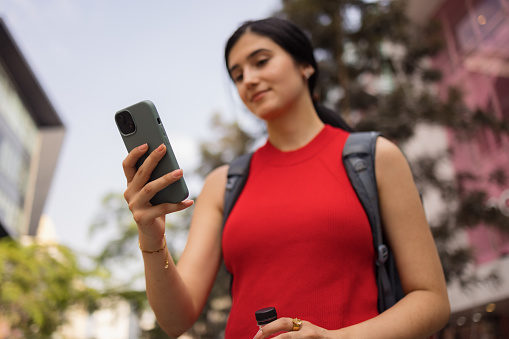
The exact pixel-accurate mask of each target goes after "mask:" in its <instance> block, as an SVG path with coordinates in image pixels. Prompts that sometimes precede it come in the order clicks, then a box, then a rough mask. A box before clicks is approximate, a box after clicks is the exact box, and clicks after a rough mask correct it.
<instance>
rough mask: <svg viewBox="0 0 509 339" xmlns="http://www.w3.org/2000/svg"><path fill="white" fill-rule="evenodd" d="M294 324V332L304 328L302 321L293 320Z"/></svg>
mask: <svg viewBox="0 0 509 339" xmlns="http://www.w3.org/2000/svg"><path fill="white" fill-rule="evenodd" d="M292 323H293V327H292V331H298V330H300V327H301V326H302V321H301V320H300V319H297V318H293V319H292Z"/></svg>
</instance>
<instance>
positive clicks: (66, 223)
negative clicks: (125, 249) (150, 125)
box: [0, 0, 280, 253]
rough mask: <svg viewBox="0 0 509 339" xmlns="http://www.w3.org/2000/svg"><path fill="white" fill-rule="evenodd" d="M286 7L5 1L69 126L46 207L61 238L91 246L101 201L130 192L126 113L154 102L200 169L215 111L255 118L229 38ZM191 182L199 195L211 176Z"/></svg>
mask: <svg viewBox="0 0 509 339" xmlns="http://www.w3.org/2000/svg"><path fill="white" fill-rule="evenodd" d="M279 7H280V2H279V0H256V1H239V0H215V1H206V0H202V1H199V0H189V1H177V0H147V1H133V0H123V1H121V0H111V1H99V0H88V1H86V0H45V1H39V0H0V17H1V18H2V19H3V20H4V22H5V23H6V25H7V27H8V29H9V31H10V33H11V34H12V36H13V37H14V39H15V41H16V43H17V45H18V46H19V48H20V49H21V51H22V53H23V55H24V56H25V58H26V59H27V61H28V63H29V65H30V67H31V68H32V70H33V71H34V73H35V76H36V78H37V80H38V81H39V82H40V84H41V85H42V87H43V89H44V91H45V92H46V94H47V96H48V97H49V99H50V101H51V102H52V104H53V105H54V107H55V109H56V110H57V112H58V114H59V115H60V117H61V119H62V120H63V122H64V124H65V128H66V135H65V138H64V142H63V145H62V149H61V153H60V158H59V163H58V165H57V168H56V172H55V175H54V179H53V183H52V187H51V190H50V192H49V195H48V199H47V202H46V205H45V210H44V214H45V215H47V216H48V217H49V218H50V220H51V221H52V223H53V224H54V227H55V230H56V236H57V238H58V240H59V242H60V243H62V244H64V245H67V246H70V247H71V248H72V249H74V250H76V251H78V252H86V253H90V251H91V249H93V248H94V247H95V246H94V244H93V243H91V240H90V239H89V237H88V230H89V226H90V225H91V223H92V222H93V220H94V218H95V217H96V216H97V214H98V213H99V211H100V207H101V199H102V198H103V197H104V196H105V195H106V194H107V193H110V192H117V193H122V192H123V191H124V190H125V187H126V182H125V177H124V176H123V171H122V166H121V163H122V160H123V159H124V158H125V156H126V155H127V151H126V149H125V146H124V144H123V143H122V140H121V138H120V135H119V132H118V130H117V127H116V125H115V122H114V119H113V117H114V114H115V112H117V111H118V110H120V109H122V108H124V107H127V106H129V105H131V104H134V103H136V102H138V101H141V100H147V99H148V100H151V101H153V102H154V104H155V106H156V107H157V109H158V111H159V115H160V116H161V118H162V120H163V122H164V126H165V128H166V132H167V134H168V136H169V139H170V143H171V144H172V147H173V149H174V151H175V154H176V156H177V158H178V161H179V164H180V166H181V168H183V169H184V173H186V171H187V172H191V171H192V170H193V169H195V168H196V166H199V161H198V148H197V146H198V144H199V142H200V141H205V140H211V139H213V135H212V133H211V129H210V121H211V118H212V115H213V114H214V113H216V112H219V113H220V114H221V115H222V116H223V117H224V119H226V120H229V121H232V120H237V121H240V122H241V123H244V124H245V123H246V122H243V121H245V117H244V115H245V114H246V113H245V110H243V109H242V107H241V104H240V102H239V100H238V99H237V98H236V94H235V93H234V91H233V89H232V86H231V83H230V81H229V79H228V76H227V73H226V70H225V66H224V61H223V53H224V44H225V42H226V40H227V38H228V37H229V36H230V35H231V33H233V31H234V30H235V29H236V28H237V27H238V26H239V25H240V24H241V23H242V22H243V21H245V20H249V19H260V18H263V17H266V16H269V15H270V14H271V13H272V12H274V11H275V10H277V9H279ZM184 175H186V174H184ZM188 183H189V186H190V187H189V189H190V193H191V195H194V196H195V195H197V194H198V193H199V191H200V189H201V183H200V182H197V181H194V182H193V181H192V180H191V181H190V182H188Z"/></svg>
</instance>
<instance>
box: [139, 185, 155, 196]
mask: <svg viewBox="0 0 509 339" xmlns="http://www.w3.org/2000/svg"><path fill="white" fill-rule="evenodd" d="M141 190H142V193H143V195H150V194H152V192H153V191H154V187H153V185H152V184H150V183H148V184H146V185H145V186H143V188H142V189H141Z"/></svg>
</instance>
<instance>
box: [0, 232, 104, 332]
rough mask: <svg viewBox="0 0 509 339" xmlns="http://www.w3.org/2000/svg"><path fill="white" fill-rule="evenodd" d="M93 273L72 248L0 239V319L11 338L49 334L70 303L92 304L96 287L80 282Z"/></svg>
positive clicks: (92, 306) (97, 295) (90, 307)
mask: <svg viewBox="0 0 509 339" xmlns="http://www.w3.org/2000/svg"><path fill="white" fill-rule="evenodd" d="M91 275H93V272H90V271H85V270H83V269H81V268H80V267H79V265H78V262H77V258H76V256H75V255H74V254H73V253H72V251H71V250H70V249H68V248H67V247H64V246H56V245H51V246H50V245H37V244H32V245H28V246H24V245H22V244H21V243H19V242H16V241H14V240H12V239H9V238H3V239H1V240H0V323H3V324H2V325H7V327H9V328H10V332H11V333H10V336H9V337H10V338H28V339H30V338H51V335H52V334H53V332H54V331H55V330H56V329H57V328H58V326H59V325H61V324H62V323H63V322H65V311H66V310H67V309H68V308H69V307H70V306H74V305H82V306H84V307H86V308H88V309H94V308H95V307H96V302H97V300H98V298H99V297H100V294H99V292H97V291H96V290H95V289H93V288H89V287H87V286H86V285H85V284H84V280H85V279H86V278H87V277H90V276H91Z"/></svg>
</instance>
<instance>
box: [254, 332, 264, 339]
mask: <svg viewBox="0 0 509 339" xmlns="http://www.w3.org/2000/svg"><path fill="white" fill-rule="evenodd" d="M262 334H263V332H262V330H259V331H258V332H256V334H255V336H254V337H253V339H259V338H261V337H262Z"/></svg>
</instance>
